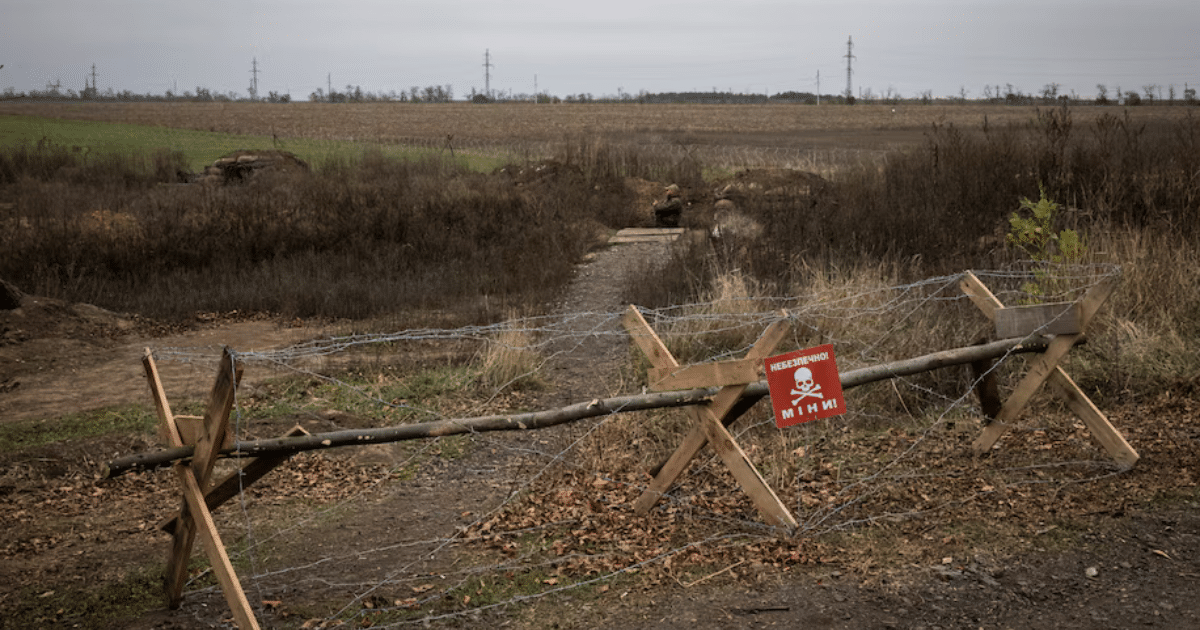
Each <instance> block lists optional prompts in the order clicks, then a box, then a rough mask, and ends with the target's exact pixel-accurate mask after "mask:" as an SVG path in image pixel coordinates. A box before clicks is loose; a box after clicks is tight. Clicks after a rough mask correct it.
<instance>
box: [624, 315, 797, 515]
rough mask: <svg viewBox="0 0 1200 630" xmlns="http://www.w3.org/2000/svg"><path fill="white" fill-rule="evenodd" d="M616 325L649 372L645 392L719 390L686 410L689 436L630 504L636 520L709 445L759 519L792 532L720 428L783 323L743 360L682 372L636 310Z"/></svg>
mask: <svg viewBox="0 0 1200 630" xmlns="http://www.w3.org/2000/svg"><path fill="white" fill-rule="evenodd" d="M622 323H623V324H624V325H625V328H626V330H628V331H629V334H630V336H631V337H632V338H633V341H634V343H636V344H637V346H638V348H640V349H641V350H642V352H643V353H644V354H645V355H646V357H647V358H648V359H649V360H650V363H651V364H652V365H653V366H654V367H653V368H652V369H651V370H650V378H649V380H650V388H651V389H655V390H659V391H661V390H669V389H687V388H694V387H714V386H720V387H721V389H720V390H719V391H718V392H717V394H716V396H714V397H713V399H712V401H710V402H709V403H707V404H705V405H702V406H693V407H688V413H689V414H690V415H691V416H692V420H693V423H694V424H693V427H692V430H691V431H690V432H689V433H688V434H687V437H685V438H684V439H683V443H682V444H681V445H680V446H679V448H678V449H676V450H675V453H674V454H672V455H671V458H670V459H669V460H667V463H666V464H665V465H664V466H663V467H662V469H661V470H659V472H658V474H657V475H656V476H655V477H654V480H653V481H651V482H650V485H649V487H648V488H647V489H646V491H645V492H643V493H642V496H640V497H638V499H637V501H635V502H634V504H633V505H634V510H635V511H636V512H637V513H638V514H645V513H646V512H648V511H650V508H652V507H654V504H655V503H657V502H658V500H659V499H660V498H661V497H662V495H663V493H664V492H666V490H667V488H669V487H671V484H673V483H675V480H676V479H677V478H678V477H679V475H680V474H682V473H683V471H684V469H685V468H687V465H688V463H689V462H690V461H691V460H692V458H694V457H695V456H696V454H697V453H699V452H700V449H701V448H703V447H704V445H705V444H706V443H711V444H712V445H713V449H714V450H715V451H716V452H717V454H718V455H719V456H720V457H721V460H722V461H723V462H725V465H726V466H727V467H728V468H729V470H730V472H732V473H733V477H734V479H736V480H737V482H738V484H739V485H740V486H741V487H742V489H743V490H744V491H745V492H746V494H748V495H749V496H750V500H751V501H753V502H754V506H755V507H756V508H758V511H759V512H760V513H762V515H763V518H764V519H766V521H767V522H768V523H770V524H772V525H782V526H785V527H789V528H795V527H796V519H795V518H794V517H793V516H792V514H791V512H789V511H788V509H787V507H785V506H784V505H783V502H782V501H780V500H779V497H778V496H777V495H776V494H775V491H774V490H772V489H771V487H770V486H768V485H767V482H766V481H765V480H763V478H762V475H760V474H759V473H758V470H757V469H755V468H754V464H752V463H750V459H749V458H748V457H746V453H745V452H744V451H743V450H742V448H741V447H740V446H738V443H737V442H736V441H735V440H734V439H733V436H732V435H731V434H730V433H729V430H728V429H726V428H725V424H724V423H723V420H724V418H725V416H726V415H727V414H728V413H729V412H730V410H731V409H733V408H734V406H735V405H737V402H738V400H739V399H740V398H741V397H742V393H743V392H744V391H745V390H746V386H747V385H749V384H750V383H752V382H754V381H757V380H758V375H757V364H759V363H761V362H762V360H763V359H765V358H766V357H767V356H769V355H770V354H771V352H773V351H774V349H775V346H777V345H778V344H779V342H780V341H782V340H783V338H784V336H785V335H786V334H787V331H788V322H787V320H786V319H782V320H779V321H777V322H775V323H773V324H771V325H770V326H769V327H767V330H766V331H764V332H763V334H762V336H761V337H759V339H758V341H757V342H756V343H755V344H754V346H753V347H752V348H751V349H750V350H749V351H748V352H747V353H746V356H745V358H743V359H739V360H736V361H724V362H716V363H703V364H697V365H689V366H683V367H681V366H680V365H679V362H678V361H676V360H675V357H674V356H672V355H671V352H670V351H669V350H667V347H666V345H664V344H663V342H662V340H661V339H659V337H658V335H657V334H655V332H654V329H652V328H651V327H650V325H649V324H647V323H646V319H645V318H644V317H642V314H641V313H640V312H638V310H637V308H636V307H634V306H632V305H631V306H630V307H629V310H628V311H626V313H625V316H624V317H623V318H622Z"/></svg>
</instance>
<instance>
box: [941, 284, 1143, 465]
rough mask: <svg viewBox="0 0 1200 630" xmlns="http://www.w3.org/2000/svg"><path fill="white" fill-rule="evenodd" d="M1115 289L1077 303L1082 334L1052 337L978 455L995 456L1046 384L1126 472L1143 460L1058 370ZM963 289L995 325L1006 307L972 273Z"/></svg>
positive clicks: (1105, 287) (1101, 288)
mask: <svg viewBox="0 0 1200 630" xmlns="http://www.w3.org/2000/svg"><path fill="white" fill-rule="evenodd" d="M1116 284H1117V283H1116V280H1115V279H1114V278H1108V279H1105V280H1103V281H1101V282H1100V283H1099V284H1097V285H1096V286H1094V287H1092V288H1091V289H1089V290H1088V292H1087V293H1085V294H1084V296H1083V298H1082V299H1081V300H1080V302H1079V312H1078V318H1079V326H1078V332H1074V333H1066V334H1057V335H1054V339H1053V341H1051V342H1050V345H1049V347H1047V348H1046V350H1045V351H1044V352H1042V353H1041V354H1039V355H1037V357H1035V358H1033V359H1031V361H1030V364H1029V371H1028V372H1026V373H1025V376H1024V377H1022V378H1021V381H1020V382H1019V383H1017V386H1016V388H1015V389H1014V390H1013V392H1012V394H1011V395H1010V396H1009V397H1008V400H1006V401H1004V405H1003V406H1002V407H1001V408H1000V412H999V413H998V414H996V417H995V418H994V419H993V420H992V422H991V423H990V424H988V425H987V426H986V427H984V430H983V434H982V435H980V436H979V438H978V439H977V440H975V444H974V447H975V453H976V454H983V453H986V452H988V451H989V450H991V448H992V446H993V445H995V443H996V441H997V440H999V439H1000V436H1002V435H1004V434H1005V433H1006V432H1007V431H1008V430H1009V429H1010V428H1012V422H1013V421H1014V420H1016V418H1017V416H1019V415H1020V414H1021V412H1022V411H1023V410H1024V409H1025V407H1026V406H1027V405H1028V404H1029V400H1030V399H1031V398H1032V397H1033V395H1034V394H1035V393H1036V392H1037V390H1038V389H1040V388H1041V386H1042V384H1043V383H1046V382H1049V383H1050V385H1051V387H1052V388H1053V389H1054V391H1055V393H1057V394H1058V395H1059V396H1061V397H1062V398H1063V399H1064V400H1065V401H1066V403H1067V406H1068V407H1069V408H1070V409H1071V410H1072V411H1074V412H1075V414H1076V415H1078V416H1079V417H1080V419H1082V420H1083V423H1084V424H1085V425H1087V428H1088V430H1089V431H1090V432H1091V434H1092V437H1093V438H1095V439H1096V441H1097V442H1099V443H1100V446H1102V447H1103V448H1104V449H1105V450H1106V451H1108V454H1109V455H1110V456H1112V458H1113V459H1114V460H1116V461H1117V463H1119V464H1121V465H1122V466H1124V467H1126V468H1130V467H1132V466H1133V465H1134V464H1135V463H1137V460H1138V457H1139V456H1138V454H1137V451H1135V450H1133V447H1131V446H1130V445H1129V443H1128V442H1126V441H1125V437H1124V436H1122V435H1121V432H1120V431H1117V429H1116V428H1114V427H1113V425H1112V423H1110V422H1109V421H1108V418H1106V417H1105V416H1104V414H1103V413H1101V411H1100V410H1099V409H1098V408H1097V407H1096V405H1094V404H1092V401H1091V400H1089V399H1088V397H1087V396H1086V395H1085V394H1084V393H1083V390H1081V389H1079V386H1078V385H1076V384H1075V381H1073V380H1071V377H1070V376H1068V375H1067V373H1066V372H1064V371H1063V369H1062V368H1061V367H1058V364H1059V363H1060V362H1061V361H1062V360H1063V358H1064V357H1066V355H1067V352H1068V351H1070V349H1071V348H1072V347H1073V346H1074V345H1075V344H1076V343H1077V342H1078V341H1079V340H1080V339H1081V338H1082V337H1083V331H1084V330H1086V329H1087V325H1088V323H1089V322H1090V321H1091V319H1092V317H1093V316H1094V315H1095V314H1096V311H1098V310H1100V306H1101V305H1102V304H1104V302H1105V301H1106V300H1107V299H1108V298H1109V296H1110V295H1112V292H1113V291H1114V290H1115V289H1116ZM959 286H960V288H961V289H962V291H963V293H965V294H966V295H967V297H969V298H971V301H972V302H974V303H975V306H977V307H979V310H980V311H983V314H984V315H985V316H987V318H988V319H990V320H993V321H995V319H996V314H997V311H999V310H1000V309H1002V308H1004V304H1003V303H1001V302H1000V300H999V299H997V298H996V296H995V295H993V294H992V292H991V291H990V290H989V289H988V288H987V286H985V285H984V284H983V282H981V281H980V280H979V278H978V277H976V276H975V274H973V273H971V272H969V271H968V272H967V275H966V277H965V278H963V280H962V281H961V282H960V283H959Z"/></svg>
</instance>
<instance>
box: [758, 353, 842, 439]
mask: <svg viewBox="0 0 1200 630" xmlns="http://www.w3.org/2000/svg"><path fill="white" fill-rule="evenodd" d="M763 362H764V363H765V364H766V368H767V387H768V389H770V391H771V405H772V406H773V407H774V408H775V426H777V427H779V428H781V429H782V428H783V427H790V426H792V425H793V424H800V423H802V422H808V421H810V420H818V419H820V418H828V417H830V416H837V415H841V414H843V413H846V401H845V400H844V399H843V398H842V381H841V378H840V377H839V376H838V369H837V362H836V361H835V360H834V358H833V345H832V344H825V345H823V346H817V347H815V348H809V349H808V350H796V351H795V352H789V353H787V354H781V355H779V356H777V357H771V358H769V359H766V360H764V361H763Z"/></svg>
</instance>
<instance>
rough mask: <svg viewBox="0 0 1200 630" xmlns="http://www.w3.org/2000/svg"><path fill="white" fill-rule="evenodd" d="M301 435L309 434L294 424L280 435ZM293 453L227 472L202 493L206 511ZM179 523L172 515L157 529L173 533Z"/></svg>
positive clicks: (273, 456)
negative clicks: (206, 507) (227, 473)
mask: <svg viewBox="0 0 1200 630" xmlns="http://www.w3.org/2000/svg"><path fill="white" fill-rule="evenodd" d="M301 435H311V434H310V433H309V432H308V431H306V430H305V429H304V427H302V426H300V425H298V424H297V425H296V426H294V427H292V429H291V430H290V431H288V432H287V433H285V434H284V435H283V436H282V437H284V438H289V437H297V436H301ZM294 454H295V453H284V454H280V455H263V456H261V457H255V458H254V459H251V460H250V461H249V462H247V463H246V465H245V466H243V467H241V468H239V469H238V470H236V471H234V472H231V473H229V475H227V476H226V477H225V478H224V479H222V480H221V481H220V482H218V483H217V484H215V485H214V486H213V487H212V488H211V489H210V490H209V491H208V492H206V493H204V504H205V505H206V506H208V511H210V512H211V511H213V510H216V509H217V508H219V507H221V506H222V505H224V504H225V502H227V501H229V500H230V499H232V498H233V497H236V496H237V495H238V494H240V493H241V492H242V491H243V490H245V489H246V488H249V487H250V486H252V485H254V483H255V482H257V481H258V480H259V479H262V478H263V477H264V476H266V474H267V473H269V472H271V471H272V470H274V469H275V468H276V467H277V466H279V465H280V464H282V463H284V462H286V461H287V460H289V459H291V458H292V455H294ZM178 523H179V516H178V515H176V516H173V517H171V518H169V519H167V520H165V521H163V522H162V524H160V525H159V526H158V527H159V529H161V530H163V531H164V532H167V533H168V534H173V533H175V527H176V525H177V524H178Z"/></svg>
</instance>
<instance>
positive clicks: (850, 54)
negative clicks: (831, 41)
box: [846, 37, 855, 103]
mask: <svg viewBox="0 0 1200 630" xmlns="http://www.w3.org/2000/svg"><path fill="white" fill-rule="evenodd" d="M854 59H855V57H854V38H853V37H850V38H849V39H847V40H846V102H847V103H849V102H850V99H852V98H854V91H853V90H851V89H850V75H851V74H852V70H851V69H850V64H851V63H853V61H854Z"/></svg>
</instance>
